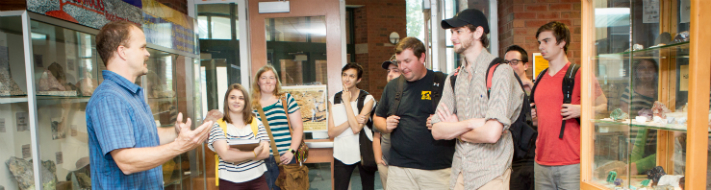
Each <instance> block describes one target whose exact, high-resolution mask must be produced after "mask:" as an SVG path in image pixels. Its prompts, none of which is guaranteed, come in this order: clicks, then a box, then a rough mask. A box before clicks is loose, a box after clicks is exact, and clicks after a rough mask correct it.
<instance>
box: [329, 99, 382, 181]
mask: <svg viewBox="0 0 711 190" xmlns="http://www.w3.org/2000/svg"><path fill="white" fill-rule="evenodd" d="M341 94H343V91H341V92H338V93H336V95H335V96H334V97H333V104H334V105H335V104H340V103H341V102H342V101H343V100H342V99H341ZM368 95H370V94H369V93H368V92H366V91H365V90H363V89H361V90H360V94H359V95H358V102H357V103H356V104H357V107H358V111H359V112H360V111H361V110H363V106H364V104H365V98H366V97H367V96H368ZM373 101H375V99H373ZM373 114H375V111H371V112H370V119H368V122H366V124H365V126H363V127H364V128H365V127H367V128H368V129H370V133H371V134H370V135H371V137H372V136H373V128H372V127H373ZM358 139H359V142H360V155H361V158H362V160H361V164H363V166H366V167H377V166H378V165H377V163H376V162H375V153H373V141H371V140H370V139H368V136H367V134H366V132H365V130H360V133H358Z"/></svg>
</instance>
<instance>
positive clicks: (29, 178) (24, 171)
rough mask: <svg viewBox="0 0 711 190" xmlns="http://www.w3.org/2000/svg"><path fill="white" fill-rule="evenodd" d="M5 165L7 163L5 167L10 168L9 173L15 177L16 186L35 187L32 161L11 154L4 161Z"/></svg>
mask: <svg viewBox="0 0 711 190" xmlns="http://www.w3.org/2000/svg"><path fill="white" fill-rule="evenodd" d="M5 165H7V168H8V170H10V173H12V176H13V177H15V181H17V187H19V188H20V189H21V190H25V189H35V183H34V181H35V180H34V174H33V173H34V172H33V171H32V162H30V161H26V160H23V159H21V158H17V157H14V156H13V157H10V159H8V160H7V162H5Z"/></svg>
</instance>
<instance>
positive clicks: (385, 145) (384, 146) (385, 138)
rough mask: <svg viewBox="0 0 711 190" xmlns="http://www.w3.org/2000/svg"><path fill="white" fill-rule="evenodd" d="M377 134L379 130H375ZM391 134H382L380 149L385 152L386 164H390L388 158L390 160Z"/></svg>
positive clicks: (384, 159)
mask: <svg viewBox="0 0 711 190" xmlns="http://www.w3.org/2000/svg"><path fill="white" fill-rule="evenodd" d="M374 129H375V131H376V132H380V131H378V128H374ZM390 146H391V145H390V133H380V149H381V150H382V151H381V152H383V161H385V163H386V164H389V162H388V158H390Z"/></svg>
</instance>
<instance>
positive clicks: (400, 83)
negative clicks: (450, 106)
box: [389, 71, 447, 115]
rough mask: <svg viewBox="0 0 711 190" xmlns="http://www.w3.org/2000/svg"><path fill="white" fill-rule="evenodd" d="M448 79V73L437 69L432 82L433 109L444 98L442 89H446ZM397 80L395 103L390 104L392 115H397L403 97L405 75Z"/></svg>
mask: <svg viewBox="0 0 711 190" xmlns="http://www.w3.org/2000/svg"><path fill="white" fill-rule="evenodd" d="M446 79H447V74H445V73H442V72H438V71H435V72H434V78H433V83H432V94H431V95H430V96H431V98H432V109H433V110H437V104H439V100H440V99H442V90H444V84H443V83H444V80H446ZM394 80H397V90H396V91H395V99H394V102H393V104H392V105H391V106H390V110H389V113H390V115H397V114H396V112H397V108H398V106H399V105H400V99H402V93H403V90H404V89H403V88H404V87H405V77H402V76H401V77H398V78H396V79H394Z"/></svg>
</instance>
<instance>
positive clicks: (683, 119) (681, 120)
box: [676, 117, 687, 124]
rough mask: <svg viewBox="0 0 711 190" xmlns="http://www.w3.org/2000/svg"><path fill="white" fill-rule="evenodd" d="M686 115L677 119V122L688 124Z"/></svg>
mask: <svg viewBox="0 0 711 190" xmlns="http://www.w3.org/2000/svg"><path fill="white" fill-rule="evenodd" d="M686 119H687V118H686V117H680V118H677V119H676V122H677V123H679V124H686Z"/></svg>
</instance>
